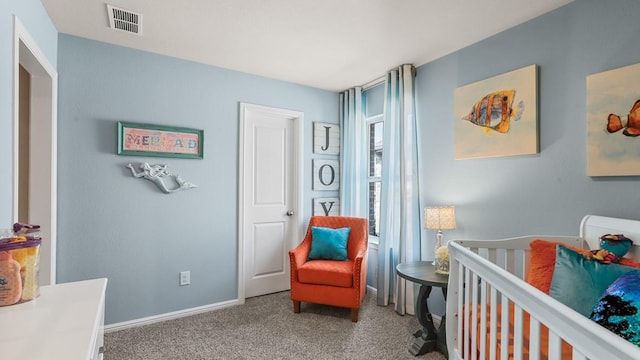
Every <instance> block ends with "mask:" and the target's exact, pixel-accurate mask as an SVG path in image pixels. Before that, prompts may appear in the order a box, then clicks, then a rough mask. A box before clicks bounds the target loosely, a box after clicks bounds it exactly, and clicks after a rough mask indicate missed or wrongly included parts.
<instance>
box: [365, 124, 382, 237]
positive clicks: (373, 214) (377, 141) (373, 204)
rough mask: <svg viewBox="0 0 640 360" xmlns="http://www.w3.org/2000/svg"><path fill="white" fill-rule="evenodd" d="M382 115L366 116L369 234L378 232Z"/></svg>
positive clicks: (373, 234) (377, 234)
mask: <svg viewBox="0 0 640 360" xmlns="http://www.w3.org/2000/svg"><path fill="white" fill-rule="evenodd" d="M382 119H383V117H382V115H376V116H373V117H370V118H367V129H368V135H369V136H367V139H368V143H369V144H368V145H369V146H368V147H367V149H368V162H367V163H368V167H369V169H368V171H367V178H368V185H369V186H368V189H369V192H368V195H369V212H368V213H369V235H372V236H376V237H377V236H379V234H380V198H381V192H380V189H381V184H382V139H383V134H384V123H383V122H382Z"/></svg>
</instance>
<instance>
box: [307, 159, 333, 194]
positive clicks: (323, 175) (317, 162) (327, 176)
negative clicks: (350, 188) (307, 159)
mask: <svg viewBox="0 0 640 360" xmlns="http://www.w3.org/2000/svg"><path fill="white" fill-rule="evenodd" d="M338 189H340V163H339V162H338V160H323V159H314V160H313V190H338Z"/></svg>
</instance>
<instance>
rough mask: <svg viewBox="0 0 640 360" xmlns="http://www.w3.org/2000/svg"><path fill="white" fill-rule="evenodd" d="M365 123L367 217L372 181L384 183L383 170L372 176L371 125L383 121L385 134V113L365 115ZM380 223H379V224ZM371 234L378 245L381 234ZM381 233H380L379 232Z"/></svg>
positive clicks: (371, 241)
mask: <svg viewBox="0 0 640 360" xmlns="http://www.w3.org/2000/svg"><path fill="white" fill-rule="evenodd" d="M364 120H365V121H364V124H365V128H366V134H367V138H366V139H367V155H366V160H367V183H366V192H367V217H368V216H369V212H370V210H371V209H370V208H369V200H370V198H369V188H370V186H371V183H374V182H380V184H381V185H382V172H381V173H380V176H372V175H371V171H370V168H369V166H370V164H371V143H370V141H371V126H372V125H373V124H376V123H382V129H383V130H382V131H383V136H384V114H376V115H372V116H365V119H364ZM382 151H383V153H384V146H383V147H382ZM378 225H379V224H378ZM368 235H369V244H370V245H373V246H374V247H377V246H378V244H379V242H380V240H379V236H376V235H372V234H368ZM378 235H379V234H378Z"/></svg>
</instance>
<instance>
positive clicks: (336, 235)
mask: <svg viewBox="0 0 640 360" xmlns="http://www.w3.org/2000/svg"><path fill="white" fill-rule="evenodd" d="M350 232H351V228H348V227H346V228H340V229H332V228H325V227H318V226H312V227H311V251H310V252H309V256H308V258H309V260H318V259H324V260H339V261H346V260H347V259H348V258H347V240H349V233H350Z"/></svg>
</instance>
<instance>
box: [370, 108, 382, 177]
mask: <svg viewBox="0 0 640 360" xmlns="http://www.w3.org/2000/svg"><path fill="white" fill-rule="evenodd" d="M383 134H384V125H383V123H382V121H380V122H376V123H373V124H371V125H369V176H373V177H379V176H382V138H383Z"/></svg>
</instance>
